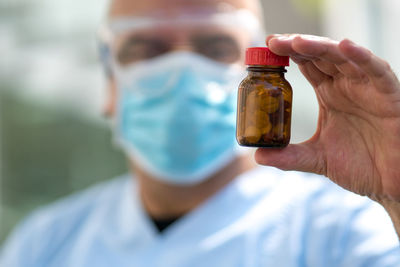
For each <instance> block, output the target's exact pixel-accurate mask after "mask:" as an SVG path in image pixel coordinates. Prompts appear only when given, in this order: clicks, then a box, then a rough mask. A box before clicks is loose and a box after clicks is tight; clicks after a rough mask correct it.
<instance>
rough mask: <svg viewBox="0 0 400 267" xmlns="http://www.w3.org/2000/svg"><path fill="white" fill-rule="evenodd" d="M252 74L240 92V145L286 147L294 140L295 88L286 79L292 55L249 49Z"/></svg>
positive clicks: (264, 49) (247, 61)
mask: <svg viewBox="0 0 400 267" xmlns="http://www.w3.org/2000/svg"><path fill="white" fill-rule="evenodd" d="M246 65H248V68H247V70H248V76H247V77H246V78H245V79H244V80H243V81H242V82H241V83H240V85H239V92H238V109H237V126H236V139H237V141H238V143H239V145H242V146H252V147H285V146H287V145H288V144H289V140H290V125H291V114H292V87H291V86H290V84H289V82H288V81H287V80H286V79H285V76H284V74H285V72H286V69H285V66H289V57H282V56H278V55H276V54H273V53H272V52H271V51H270V50H269V49H268V48H267V47H252V48H248V49H247V51H246Z"/></svg>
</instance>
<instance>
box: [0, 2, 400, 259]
mask: <svg viewBox="0 0 400 267" xmlns="http://www.w3.org/2000/svg"><path fill="white" fill-rule="evenodd" d="M258 11H259V6H258V5H257V2H256V1H249V0H246V1H245V0H225V1H222V0H207V1H204V0H202V1H200V0H193V1H184V0H172V1H162V0H148V1H127V0H115V1H113V2H112V4H111V8H110V14H109V22H108V24H107V33H108V34H107V42H106V43H107V44H106V46H105V48H106V49H105V50H104V51H106V57H105V61H106V64H107V69H108V73H109V78H110V97H109V101H108V105H107V111H108V114H110V116H112V117H113V118H114V120H115V124H114V126H113V127H114V132H115V136H116V139H117V140H118V142H119V144H120V145H121V147H122V148H123V149H124V150H125V152H126V154H127V156H128V159H129V162H130V163H131V165H132V176H129V177H122V178H119V179H116V180H113V181H111V182H108V183H105V184H101V185H98V186H96V187H94V188H92V189H89V190H87V191H85V192H83V193H80V194H78V195H76V196H73V197H71V198H68V199H66V200H62V201H60V202H58V203H56V204H54V205H52V206H50V207H47V208H45V209H43V210H41V211H38V212H37V213H35V214H33V215H32V216H31V217H30V218H28V219H27V220H26V221H25V222H24V223H23V224H22V225H20V226H19V228H18V229H17V230H16V231H15V233H14V234H13V235H12V236H11V238H10V239H9V241H8V242H7V243H6V246H5V248H4V250H3V254H2V256H1V258H0V264H3V265H2V266H399V265H400V250H399V247H398V240H397V237H396V234H395V231H394V229H393V226H392V223H391V221H390V219H389V217H388V216H387V214H386V213H385V211H384V210H383V209H382V208H381V207H380V206H379V205H378V204H376V203H374V202H371V201H370V200H368V199H366V198H361V197H359V196H356V195H354V194H352V193H349V192H347V191H345V190H343V189H341V188H340V187H338V186H336V185H335V184H334V183H331V182H330V181H328V180H327V179H321V177H319V176H316V175H311V174H305V173H300V172H283V171H279V170H277V169H273V168H269V167H258V168H254V166H253V163H252V161H251V158H250V157H249V156H248V155H247V154H246V151H243V150H241V149H238V148H237V147H236V144H235V140H234V131H235V91H234V90H235V87H236V86H237V83H238V81H239V80H240V78H241V76H242V71H243V65H242V64H243V63H242V62H243V56H244V55H243V51H244V50H245V48H246V47H247V46H251V45H254V44H256V43H257V39H258V38H259V37H260V35H261V34H262V30H261V27H260V26H259V25H260V21H259V20H260V15H259V13H258ZM267 44H268V45H269V47H270V48H271V49H272V50H273V51H274V52H275V53H277V54H281V55H290V56H291V57H292V59H293V60H294V61H295V62H296V63H298V64H299V66H300V68H301V70H302V72H303V73H304V75H305V76H306V78H307V79H308V80H309V81H310V83H311V84H312V85H313V86H314V88H315V90H316V92H317V97H318V101H319V103H320V109H321V111H320V120H319V127H318V130H317V133H316V135H315V136H314V137H313V138H312V139H311V140H310V141H307V142H305V143H303V144H299V145H290V146H289V147H287V148H285V149H282V150H268V149H260V150H258V151H257V153H256V160H257V161H258V162H259V163H261V164H265V165H272V166H276V167H279V168H281V169H286V170H289V169H295V170H300V171H308V172H315V173H319V174H324V175H326V176H328V177H329V178H330V179H332V180H333V181H334V182H336V183H337V184H339V185H340V186H342V187H344V188H346V189H348V190H351V191H353V192H356V193H359V194H362V195H367V196H369V197H370V198H372V199H374V200H376V201H378V202H380V203H381V204H382V205H383V206H384V207H385V208H386V210H387V211H388V212H389V214H390V216H391V218H392V220H393V222H394V224H395V226H396V228H397V229H399V228H398V227H399V225H398V223H399V220H398V218H399V217H398V216H399V214H400V211H399V208H398V206H400V204H399V202H398V201H399V196H400V189H399V188H400V187H399V186H396V185H397V184H398V183H400V170H399V167H398V164H397V163H398V162H399V160H400V153H399V152H398V151H399V148H400V140H399V138H398V136H397V135H398V134H397V133H398V132H399V129H400V120H399V116H400V106H399V99H400V85H399V82H398V80H397V78H396V77H395V75H394V74H393V72H392V71H391V70H390V68H389V66H388V65H387V63H384V62H383V61H382V60H380V59H378V58H377V57H375V56H374V55H372V54H371V53H370V52H368V51H367V50H365V49H364V48H361V47H358V46H356V45H354V44H352V43H351V42H349V41H347V40H345V41H342V42H340V43H337V42H334V41H331V40H328V39H325V38H319V37H310V36H299V35H273V36H269V37H268V38H267Z"/></svg>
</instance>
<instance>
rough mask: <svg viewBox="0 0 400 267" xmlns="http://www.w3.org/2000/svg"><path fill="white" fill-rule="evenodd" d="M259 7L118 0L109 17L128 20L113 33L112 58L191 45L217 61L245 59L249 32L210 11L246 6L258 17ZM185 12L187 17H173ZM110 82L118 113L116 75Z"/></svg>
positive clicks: (242, 2) (242, 1)
mask: <svg viewBox="0 0 400 267" xmlns="http://www.w3.org/2000/svg"><path fill="white" fill-rule="evenodd" d="M257 7H258V6H257V5H256V1H252V0H225V1H222V0H190V1H188V0H169V1H164V0H147V1H129V0H114V1H113V2H112V4H111V7H110V12H109V20H110V23H111V24H112V23H115V24H116V25H117V26H118V25H120V24H124V25H125V26H124V27H123V28H124V29H123V30H121V29H120V30H117V31H116V32H117V33H115V34H114V36H113V40H112V50H113V53H112V54H113V57H114V60H115V61H116V62H117V64H119V65H120V66H122V67H123V66H129V65H132V64H135V63H138V62H140V61H145V60H149V59H152V58H156V57H158V56H162V55H164V54H167V53H169V52H173V51H190V52H194V53H197V54H200V55H203V56H205V57H207V58H209V59H212V60H214V61H216V62H220V63H227V64H234V63H239V64H242V62H244V51H245V49H246V47H248V46H249V45H250V41H251V36H250V34H249V33H248V32H246V31H244V30H243V29H242V28H240V27H236V26H237V25H235V24H234V23H232V24H230V23H229V20H228V21H226V23H220V21H219V22H218V23H217V22H214V21H213V20H214V19H213V18H211V17H214V15H215V14H218V13H223V12H225V11H227V10H228V11H235V10H239V9H247V10H249V11H250V12H252V13H253V14H255V16H256V17H257V16H258V13H257V12H258V10H257ZM209 14H211V15H209ZM182 15H186V16H187V17H189V19H187V18H184V19H183V21H179V20H178V21H174V18H176V17H179V16H182ZM208 16H210V18H208ZM192 17H193V18H194V19H193V20H192V19H191V18H192ZM146 20H147V21H146ZM129 25H132V27H129ZM138 25H141V26H138ZM110 87H111V91H110V99H109V102H108V104H107V106H106V113H107V114H112V113H114V106H115V91H116V90H115V84H114V82H113V81H112V80H111V81H110Z"/></svg>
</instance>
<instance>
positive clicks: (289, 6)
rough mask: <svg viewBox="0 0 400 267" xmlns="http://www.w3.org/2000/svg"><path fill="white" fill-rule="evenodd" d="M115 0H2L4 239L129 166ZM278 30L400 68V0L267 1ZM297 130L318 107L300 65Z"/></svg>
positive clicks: (306, 129)
mask: <svg viewBox="0 0 400 267" xmlns="http://www.w3.org/2000/svg"><path fill="white" fill-rule="evenodd" d="M106 3H107V0H85V1H77V0H57V1H54V0H1V1H0V51H1V55H2V56H1V59H0V244H1V243H2V241H3V240H4V239H5V238H6V236H7V235H8V234H9V232H10V231H11V230H12V228H13V227H14V226H15V224H16V223H17V222H18V221H19V220H20V219H21V218H23V217H24V216H26V215H27V213H29V212H30V211H32V210H33V209H35V208H36V207H38V206H40V205H43V204H46V203H49V202H51V201H54V200H55V199H57V198H60V197H62V196H64V195H67V194H70V193H72V192H74V191H77V190H81V189H83V188H86V187H88V186H89V185H91V184H93V183H96V182H99V181H102V180H105V179H110V178H112V177H114V176H116V175H119V174H122V173H124V172H125V171H126V163H125V160H124V157H123V156H122V154H121V153H120V152H119V151H118V150H116V149H115V148H114V147H113V144H112V140H111V133H110V130H109V122H108V121H107V120H106V119H104V118H103V116H102V114H101V111H102V104H103V103H104V99H105V98H106V97H107V95H106V90H105V86H106V84H105V78H104V77H103V72H102V68H101V66H100V63H99V61H98V57H97V46H96V30H97V27H98V25H99V23H100V22H101V20H102V18H103V15H104V13H105V10H106ZM262 3H263V6H264V8H265V23H266V28H267V31H268V32H269V33H289V32H298V33H308V34H317V35H324V36H329V37H331V38H334V39H342V38H345V37H347V38H350V39H352V40H354V41H356V42H358V43H360V44H362V45H365V46H367V47H368V48H370V49H371V50H373V51H374V52H375V53H376V54H378V55H379V56H381V57H383V58H385V59H386V60H388V61H389V62H390V63H391V65H392V67H393V69H394V70H395V72H397V73H398V72H399V70H400V53H398V51H397V45H398V44H399V43H400V35H399V34H397V30H398V29H397V27H398V25H399V21H400V1H398V0H280V1H276V0H263V1H262ZM287 77H288V80H289V81H290V82H291V84H292V85H293V87H294V108H293V139H292V142H301V141H303V140H306V139H307V138H309V137H311V136H312V134H313V132H314V130H315V126H316V120H317V115H318V108H317V103H316V100H315V96H314V93H313V90H312V88H311V87H310V86H309V85H308V83H307V82H306V81H305V79H304V78H303V77H302V76H301V74H300V73H299V71H298V69H297V67H296V66H295V65H292V66H291V67H290V68H289V72H288V75H287Z"/></svg>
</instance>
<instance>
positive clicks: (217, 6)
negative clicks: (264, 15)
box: [109, 0, 259, 17]
mask: <svg viewBox="0 0 400 267" xmlns="http://www.w3.org/2000/svg"><path fill="white" fill-rule="evenodd" d="M227 9H249V10H250V11H252V12H253V13H255V14H257V15H258V12H259V10H257V5H256V1H254V0H146V1H132V0H112V1H111V6H110V10H109V17H118V16H147V15H157V13H161V15H163V16H174V15H176V14H182V12H188V11H189V12H193V11H201V10H214V11H219V10H220V11H227Z"/></svg>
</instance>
